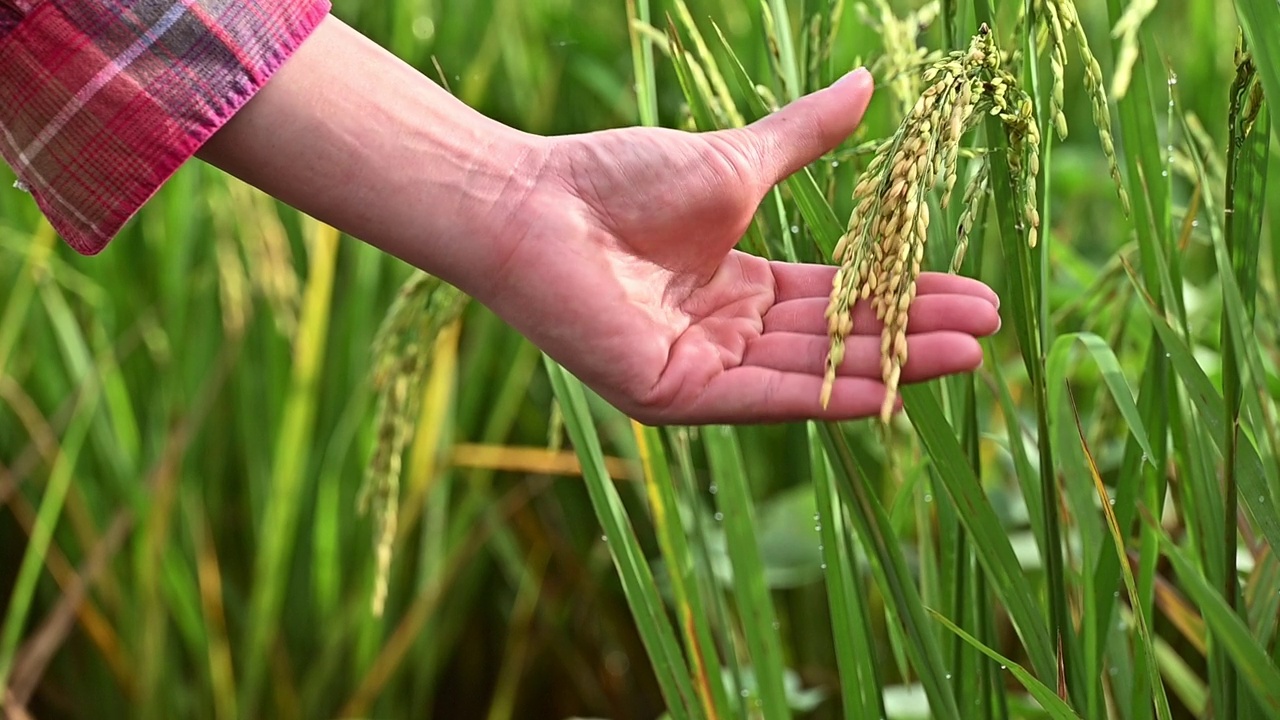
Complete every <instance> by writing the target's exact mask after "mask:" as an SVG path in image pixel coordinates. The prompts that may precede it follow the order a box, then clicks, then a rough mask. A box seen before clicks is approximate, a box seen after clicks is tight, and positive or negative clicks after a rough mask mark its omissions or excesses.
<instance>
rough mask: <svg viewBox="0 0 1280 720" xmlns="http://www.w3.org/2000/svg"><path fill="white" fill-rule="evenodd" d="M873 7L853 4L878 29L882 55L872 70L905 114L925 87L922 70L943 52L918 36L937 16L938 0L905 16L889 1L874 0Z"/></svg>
mask: <svg viewBox="0 0 1280 720" xmlns="http://www.w3.org/2000/svg"><path fill="white" fill-rule="evenodd" d="M874 5H875V8H874V10H873V9H872V8H871V7H870V6H869V5H868V4H867V3H858V4H856V5H854V10H855V11H856V12H857V15H858V18H859V19H860V20H861V21H862V22H863V23H864V24H865V25H867V26H868V27H870V28H872V29H873V30H875V31H876V35H878V36H879V38H880V41H881V44H882V45H883V54H882V55H881V56H880V57H879V58H878V59H877V60H876V63H875V65H874V66H872V67H871V68H870V69H871V71H872V73H874V74H875V75H876V76H878V77H884V78H888V82H887V83H886V84H887V85H888V86H889V91H890V93H891V94H892V95H893V98H894V100H895V101H896V102H897V104H898V107H899V108H900V110H899V112H901V113H903V114H905V113H907V112H908V111H909V110H910V109H911V106H912V104H913V103H914V102H915V99H916V98H918V97H920V94H921V92H923V90H924V86H923V82H922V80H921V78H920V73H919V69H920V68H921V67H925V66H927V65H929V64H932V63H936V62H937V61H938V60H939V58H940V57H941V53H939V52H937V51H933V50H930V49H929V48H927V47H923V46H921V45H919V44H918V40H919V37H920V35H921V33H922V32H924V30H925V29H926V28H928V27H929V25H930V24H932V23H933V21H934V20H936V19H937V17H938V12H939V4H938V2H936V1H935V2H928V3H925V4H924V5H923V6H921V7H920V8H919V9H917V10H915V11H913V12H910V13H908V14H906V15H904V16H902V17H898V16H897V15H895V14H894V12H893V8H892V7H890V6H889V3H888V1H887V0H875V3H874Z"/></svg>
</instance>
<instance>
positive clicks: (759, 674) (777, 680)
mask: <svg viewBox="0 0 1280 720" xmlns="http://www.w3.org/2000/svg"><path fill="white" fill-rule="evenodd" d="M702 439H703V442H704V444H705V445H706V450H707V460H708V462H709V465H710V468H711V477H712V479H713V482H715V484H716V487H717V492H716V493H715V500H716V506H717V507H718V508H719V510H720V514H719V515H717V517H723V522H724V531H725V542H726V545H727V548H728V554H729V562H730V564H731V565H732V567H733V586H734V599H735V602H736V605H737V607H738V614H739V617H740V619H741V623H742V632H743V635H745V636H746V640H747V650H748V652H749V653H750V657H751V669H752V673H753V674H754V675H755V679H756V688H757V691H758V692H759V693H760V697H759V698H758V699H757V700H756V702H757V703H758V707H759V709H760V710H761V711H762V712H763V713H764V716H765V717H767V718H770V719H771V720H772V719H773V718H778V719H779V720H786V719H787V718H790V717H791V708H790V707H789V706H788V704H787V693H786V688H785V687H784V686H783V677H784V671H785V667H786V661H785V658H784V657H783V655H782V639H781V637H779V634H778V619H777V618H778V614H777V610H776V609H775V608H774V604H773V599H772V597H771V596H770V592H769V587H768V586H767V585H766V584H765V568H764V561H763V560H762V559H761V557H760V541H759V538H757V537H756V531H755V527H756V522H755V511H754V509H753V503H752V497H751V485H750V481H749V480H748V478H747V469H746V465H745V463H744V462H743V459H742V451H741V449H740V447H739V445H738V439H737V436H736V435H735V433H734V431H733V428H730V427H726V426H722V425H715V426H711V427H707V428H704V429H703V431H702Z"/></svg>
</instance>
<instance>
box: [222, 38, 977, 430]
mask: <svg viewBox="0 0 1280 720" xmlns="http://www.w3.org/2000/svg"><path fill="white" fill-rule="evenodd" d="M871 92H872V87H871V79H870V77H869V76H868V75H867V73H866V72H865V71H858V72H854V73H850V74H849V75H848V76H846V77H845V78H844V79H842V80H841V81H839V82H837V83H836V84H835V85H833V86H832V87H830V88H827V89H826V90H823V91H820V92H817V93H814V94H812V95H809V96H806V97H804V98H801V99H799V100H797V101H796V102H793V103H791V104H790V105H788V106H787V107H786V108H783V109H782V110H780V111H778V112H776V113H774V114H772V115H770V116H768V117H766V118H764V119H762V120H760V121H758V122H756V123H754V124H753V125H751V126H749V127H746V128H739V129H733V130H725V131H720V132H713V133H685V132H679V131H675V130H669V129H657V128H625V129H620V130H610V131H603V132H597V133H587V134H582V135H575V136H566V137H555V138H543V137H537V136H532V135H529V134H525V133H521V132H518V131H516V130H514V129H511V128H508V127H505V126H503V125H501V124H499V123H496V122H494V121H492V120H490V119H488V118H485V117H483V116H482V115H480V114H479V113H477V112H475V111H474V110H472V109H470V108H468V107H466V106H465V105H464V104H462V103H460V102H459V101H457V100H456V99H454V98H453V97H452V96H450V95H449V94H448V93H446V92H444V91H443V90H442V89H441V88H440V87H438V86H437V85H435V84H434V83H433V82H431V81H430V80H429V79H428V78H426V77H425V76H423V75H421V74H420V73H418V72H417V71H415V70H413V69H412V68H410V67H409V66H407V65H405V64H404V63H402V62H400V61H399V60H397V59H396V58H395V57H393V56H392V55H391V54H390V53H388V52H386V51H385V50H383V49H381V48H379V47H378V46H376V45H374V44H373V43H371V42H370V41H368V40H366V39H365V38H363V37H362V36H360V35H359V34H358V33H356V32H355V31H353V30H351V29H350V28H348V27H346V26H345V25H343V24H342V23H341V22H340V21H338V20H336V19H334V18H332V17H330V18H327V19H326V20H325V21H323V22H322V23H321V25H320V26H319V28H318V29H317V30H316V32H315V33H314V34H313V36H312V37H311V38H310V39H309V40H308V41H307V42H306V43H304V44H303V46H302V47H301V48H300V49H299V50H298V52H297V53H296V55H295V56H294V57H293V58H292V59H291V60H290V61H289V62H288V63H287V64H286V65H285V66H284V67H282V68H281V69H280V70H279V71H278V74H277V75H276V77H275V78H274V79H273V80H272V81H271V82H270V83H268V84H267V86H266V87H264V88H263V89H262V91H261V92H260V93H259V94H258V95H257V97H255V99H254V100H252V101H251V102H250V103H249V104H248V105H247V106H246V107H245V108H244V109H243V110H242V111H241V112H240V113H239V114H238V115H237V116H236V117H235V118H233V119H232V120H231V121H230V122H229V123H228V124H227V125H226V126H225V127H224V128H223V129H222V130H221V131H220V132H218V133H217V134H216V135H215V136H214V137H213V138H212V139H211V140H210V141H209V142H208V143H207V144H206V145H205V146H204V148H203V150H202V151H201V154H200V156H201V157H202V158H204V159H205V160H207V161H209V162H211V163H213V164H214V165H217V166H219V167H222V168H224V169H226V170H227V171H229V172H231V173H232V174H234V175H236V176H238V177H240V178H242V179H244V180H245V181H247V182H249V183H251V184H253V185H255V186H257V187H259V188H261V189H263V190H264V191H266V192H268V193H270V194H272V195H274V196H275V197H277V198H280V199H282V200H284V201H285V202H287V203H290V204H291V205H293V206H295V207H297V208H299V209H300V210H302V211H304V212H306V213H308V214H310V215H312V216H314V217H316V218H318V219H320V220H322V221H324V222H327V223H329V224H331V225H334V226H335V227H338V228H339V229H341V230H343V231H345V232H347V233H348V234H351V235H353V236H355V237H358V238H361V239H362V240H364V241H365V242H368V243H371V244H373V245H375V246H377V247H379V248H381V249H382V250H384V251H386V252H388V253H391V254H393V255H395V256H397V257H399V258H401V259H403V260H405V261H406V262H409V263H410V264H412V265H415V266H417V267H419V268H421V269H423V270H425V271H427V272H430V273H432V274H435V275H437V276H438V277H440V278H442V279H444V280H446V281H448V282H450V283H452V284H454V285H456V286H457V287H458V288H460V289H461V290H463V291H464V292H466V293H468V294H470V295H471V296H473V297H475V298H476V299H478V300H480V301H481V302H483V303H485V304H486V305H488V306H489V307H490V308H491V309H492V310H493V311H494V312H495V313H497V314H498V315H499V316H500V317H502V318H503V319H504V320H506V321H507V322H508V323H510V324H511V325H512V326H514V327H515V328H516V329H517V330H518V331H520V332H521V333H523V334H524V335H525V336H526V337H528V338H529V339H530V340H531V341H533V342H534V343H535V344H537V345H538V346H539V347H540V348H541V349H542V350H544V351H545V352H547V353H548V354H549V355H550V356H551V357H552V358H554V359H556V360H557V361H558V362H560V363H561V364H563V365H564V366H565V367H566V368H567V369H569V370H570V371H571V372H573V373H574V374H575V375H577V376H578V377H579V378H581V379H582V380H583V381H584V382H586V383H587V385H589V386H590V387H592V388H593V389H595V390H596V391H597V392H599V393H600V394H601V395H602V396H604V397H605V399H607V400H609V401H610V402H612V403H613V404H614V405H615V406H617V407H619V408H620V409H622V410H623V411H624V412H627V413H628V414H630V415H631V416H632V417H636V418H638V419H641V420H643V421H647V422H654V423H659V422H661V423H676V422H678V423H710V422H735V423H741V422H768V421H785V420H796V419H802V418H818V417H821V418H831V419H840V418H859V417H868V416H872V415H875V414H877V413H878V411H879V409H880V407H881V405H882V403H883V400H884V396H885V388H884V386H883V385H882V384H881V383H880V380H879V374H880V373H879V356H880V339H879V335H878V334H879V330H880V325H879V323H878V322H877V321H876V319H875V318H874V316H873V315H872V314H871V313H870V311H869V309H867V308H861V310H860V314H859V315H858V317H857V318H856V319H855V327H854V332H853V337H852V338H851V339H850V340H849V342H848V343H847V345H846V346H847V353H846V355H847V357H846V360H845V362H844V364H843V365H842V367H841V369H840V377H839V379H838V380H837V382H836V385H835V388H834V392H833V394H832V398H831V402H830V404H829V405H828V406H827V407H826V408H823V407H822V406H821V404H820V403H819V396H820V389H821V386H822V375H823V369H824V368H823V363H824V360H825V353H826V347H827V344H828V341H827V337H826V330H827V323H826V320H825V319H824V318H823V311H824V309H825V306H826V301H827V296H828V294H829V293H830V290H831V282H832V278H833V276H834V272H835V269H834V268H833V267H827V266H805V265H789V264H785V263H774V262H768V261H765V260H764V259H762V258H758V257H753V256H750V255H747V254H743V253H740V252H738V251H736V250H734V246H735V245H736V243H737V242H738V240H739V239H740V238H741V236H742V234H743V232H744V231H745V229H746V227H747V225H748V223H749V222H750V221H751V219H752V217H753V215H754V213H755V211H756V208H757V206H758V204H759V202H760V201H761V199H762V198H763V197H764V195H765V193H767V192H768V191H769V190H770V189H771V188H772V187H773V186H774V185H775V184H776V183H778V182H780V181H781V180H782V179H784V178H785V177H787V176H788V175H790V174H791V173H793V172H795V171H797V170H799V169H800V168H802V167H804V166H805V165H806V164H808V163H810V162H812V161H814V160H816V159H817V158H819V157H820V156H821V155H822V154H823V153H825V152H827V151H829V150H830V149H832V148H833V147H835V146H836V145H838V144H839V143H840V142H841V141H843V139H844V138H846V137H847V136H848V135H849V134H850V133H852V131H853V130H854V129H855V128H856V126H857V125H858V123H859V121H860V120H861V117H862V113H863V112H864V110H865V108H866V106H867V103H868V102H869V101H870V96H871ZM919 288H920V297H919V298H918V299H917V301H916V303H915V305H914V306H913V308H912V318H911V325H910V327H911V335H910V338H909V346H910V358H911V361H910V362H909V363H908V365H907V366H906V367H905V368H904V373H903V381H904V382H918V381H922V380H929V379H932V378H935V377H938V376H940V375H945V374H948V373H955V372H964V371H968V370H972V369H974V368H976V367H977V366H978V365H979V364H980V363H981V360H982V351H981V347H980V346H979V345H978V343H977V340H976V339H975V337H976V336H979V335H984V334H989V333H992V332H995V330H996V329H997V328H998V327H999V317H998V314H997V311H996V306H997V300H996V298H995V295H994V293H992V292H991V290H990V289H989V288H987V287H986V286H985V285H982V284H981V283H978V282H976V281H972V280H967V279H964V278H957V277H952V276H942V275H926V276H924V277H922V278H921V280H920V283H919Z"/></svg>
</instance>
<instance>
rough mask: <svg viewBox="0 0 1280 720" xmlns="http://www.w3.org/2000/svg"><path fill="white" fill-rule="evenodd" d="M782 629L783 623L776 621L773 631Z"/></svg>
mask: <svg viewBox="0 0 1280 720" xmlns="http://www.w3.org/2000/svg"><path fill="white" fill-rule="evenodd" d="M780 627H782V623H780V622H778V621H777V620H774V621H773V629H774V630H777V629H778V628H780Z"/></svg>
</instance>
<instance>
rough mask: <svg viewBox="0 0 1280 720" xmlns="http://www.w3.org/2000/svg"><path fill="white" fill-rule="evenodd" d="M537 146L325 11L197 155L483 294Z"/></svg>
mask: <svg viewBox="0 0 1280 720" xmlns="http://www.w3.org/2000/svg"><path fill="white" fill-rule="evenodd" d="M545 145H546V144H545V142H543V141H542V140H541V139H540V138H538V137H535V136H532V135H528V134H525V133H521V132H518V131H516V130H513V129H511V128H508V127H506V126H504V125H502V124H500V123H497V122H495V121H493V120H490V119H488V118H486V117H484V116H483V115H481V114H480V113H478V112H476V111H475V110H472V109H471V108H469V107H467V106H466V105H464V104H463V103H462V102H461V101H459V100H457V99H456V98H454V97H453V96H452V95H450V94H449V93H447V92H445V91H444V90H443V89H442V88H441V87H440V86H438V85H437V84H435V83H434V82H432V81H431V80H430V79H428V78H427V77H425V76H423V75H422V74H420V73H419V72H418V71H416V70H414V69H413V68H412V67H410V66H409V65H407V64H405V63H404V62H402V61H400V60H399V59H398V58H396V57H395V56H394V55H392V54H390V53H389V52H387V51H385V50H383V49H382V48H381V47H379V46H377V45H376V44H374V43H373V42H371V41H370V40H368V39H367V38H365V37H364V36H362V35H361V34H359V33H358V32H356V31H355V30H353V29H351V28H350V27H348V26H347V25H345V24H343V23H342V22H341V21H340V20H338V19H336V18H334V17H333V16H329V17H327V18H326V19H325V20H324V21H323V22H321V24H320V25H319V27H317V28H316V30H315V32H314V33H313V34H312V36H311V38H310V39H308V40H307V41H306V42H305V43H303V45H302V46H301V47H300V48H299V49H298V51H297V52H296V53H295V54H294V56H293V57H292V58H291V59H290V60H289V62H287V63H286V64H285V65H284V66H283V67H281V68H280V69H279V71H277V73H276V76H275V77H274V78H273V79H272V80H271V82H269V83H268V84H267V85H266V86H265V87H264V88H263V89H262V90H261V91H260V92H259V93H258V95H257V96H256V97H255V98H254V99H253V100H251V101H250V102H249V103H248V104H247V105H246V106H245V108H244V109H243V110H241V111H240V112H239V113H238V114H237V115H236V116H235V117H233V118H232V119H231V120H230V121H228V123H227V124H226V125H225V126H224V127H223V128H222V129H221V130H220V131H219V132H218V133H216V134H215V135H214V136H213V137H212V138H211V139H210V140H209V141H208V142H207V143H206V144H205V145H204V147H203V148H202V149H201V150H200V151H199V152H198V153H197V156H198V157H200V158H201V159H203V160H205V161H207V162H209V163H210V164H212V165H215V166H217V167H219V168H221V169H223V170H225V171H227V172H228V173H230V174H231V175H234V176H236V177H238V178H240V179H241V180H244V181H245V182H247V183H249V184H250V185H253V186H255V187H257V188H259V189H261V190H263V191H264V192H266V193H268V194H270V195H272V196H274V197H276V198H278V199H280V200H282V201H284V202H285V203H288V204H289V205H292V206H293V207H295V208H298V209H299V210H301V211H303V212H305V213H307V214H308V215H311V216H312V217H315V218H317V219H319V220H321V221H323V222H326V223H328V224H330V225H333V226H334V227H336V228H338V229H340V230H342V231H343V232H346V233H348V234H350V235H352V236H354V237H357V238H360V239H361V240H363V241H365V242H368V243H370V244H372V245H374V246H376V247H378V248H379V249H381V250H383V251H385V252H388V253H390V254H392V255H395V256H396V257H399V258H400V259H402V260H404V261H405V262H408V263H409V264H411V265H414V266H416V267H418V268H421V269H422V270H424V271H426V272H429V273H431V274H433V275H436V276H438V277H440V278H442V279H444V280H446V281H448V282H450V283H452V284H453V285H455V286H457V287H458V288H459V289H461V290H463V291H464V292H467V293H468V294H470V295H472V296H473V297H476V298H479V299H482V300H483V299H485V298H486V297H487V295H488V293H487V292H486V288H485V282H484V280H485V278H492V277H493V276H494V273H495V270H496V267H497V264H498V261H499V258H500V257H501V256H502V255H503V253H504V250H503V245H504V241H505V240H506V239H507V238H508V237H509V234H510V231H511V228H512V227H513V226H516V225H518V224H519V223H520V221H521V218H520V216H519V213H520V212H521V210H522V206H523V205H526V204H529V205H531V206H532V207H529V208H527V210H526V211H528V212H535V211H539V210H541V211H546V208H538V207H536V206H537V203H538V202H539V200H541V199H542V197H543V196H545V195H546V194H547V193H546V192H545V191H546V188H545V187H542V186H540V185H539V182H538V176H539V174H540V173H541V172H542V170H543V167H544V165H545V163H546V154H547V153H546V147H545ZM535 193H540V194H539V196H538V197H537V198H534V197H531V196H532V195H534V194H535ZM545 202H550V200H549V199H547V200H546V201H545Z"/></svg>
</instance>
